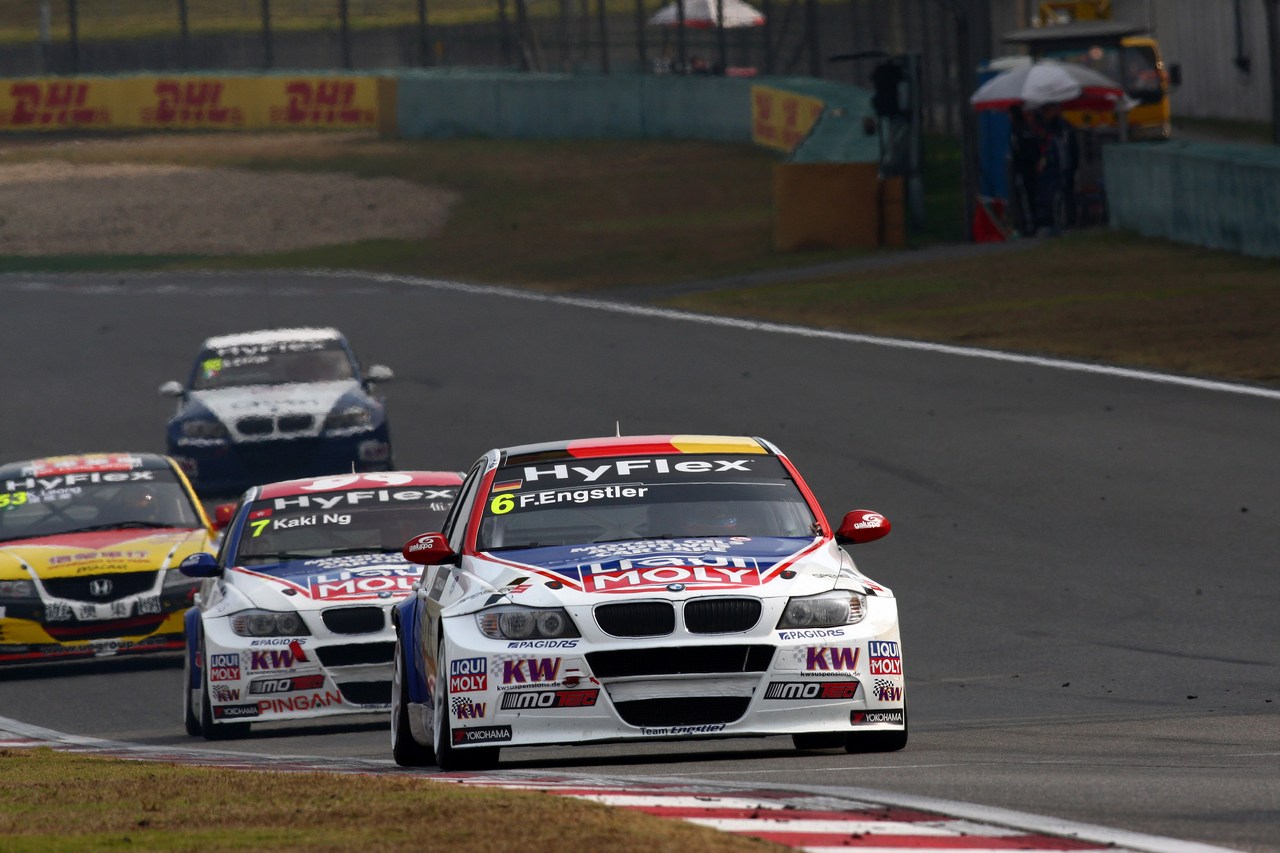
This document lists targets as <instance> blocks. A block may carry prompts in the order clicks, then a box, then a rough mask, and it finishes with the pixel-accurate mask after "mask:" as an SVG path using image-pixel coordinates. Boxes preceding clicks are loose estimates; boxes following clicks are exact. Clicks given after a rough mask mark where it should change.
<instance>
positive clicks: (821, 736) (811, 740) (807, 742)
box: [791, 732, 849, 752]
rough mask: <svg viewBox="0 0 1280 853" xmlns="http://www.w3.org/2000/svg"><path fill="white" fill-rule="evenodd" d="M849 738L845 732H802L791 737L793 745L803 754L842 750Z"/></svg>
mask: <svg viewBox="0 0 1280 853" xmlns="http://www.w3.org/2000/svg"><path fill="white" fill-rule="evenodd" d="M848 737H849V736H848V735H846V734H845V733H844V732H801V733H799V734H794V735H792V736H791V743H792V744H794V745H795V748H796V749H798V750H801V751H802V752H808V751H811V750H819V749H842V748H844V746H845V742H846V740H847V739H848Z"/></svg>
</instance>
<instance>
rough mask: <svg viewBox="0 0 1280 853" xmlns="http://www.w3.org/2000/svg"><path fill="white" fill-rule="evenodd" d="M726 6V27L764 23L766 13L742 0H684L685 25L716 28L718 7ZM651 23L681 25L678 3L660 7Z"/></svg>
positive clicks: (718, 21)
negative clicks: (761, 12)
mask: <svg viewBox="0 0 1280 853" xmlns="http://www.w3.org/2000/svg"><path fill="white" fill-rule="evenodd" d="M721 5H723V7H724V24H723V26H724V28H725V29H730V28H734V27H759V26H762V25H763V24H764V15H762V14H760V10H758V9H756V8H755V7H754V6H751V5H748V4H747V3H744V2H742V0H684V25H685V26H686V27H694V28H696V29H714V28H715V27H717V26H720V25H721V24H720V15H719V9H718V7H719V6H721ZM649 23H650V24H651V25H653V26H661V27H678V26H680V12H679V7H678V5H677V4H676V3H670V4H668V5H666V6H663V7H662V8H661V9H659V10H658V11H657V12H656V13H655V14H654V16H653V17H652V18H650V19H649Z"/></svg>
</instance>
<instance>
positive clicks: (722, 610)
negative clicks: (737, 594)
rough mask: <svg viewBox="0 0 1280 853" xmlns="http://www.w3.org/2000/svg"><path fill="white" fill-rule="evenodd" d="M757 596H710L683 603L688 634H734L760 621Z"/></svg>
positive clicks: (752, 626) (749, 628)
mask: <svg viewBox="0 0 1280 853" xmlns="http://www.w3.org/2000/svg"><path fill="white" fill-rule="evenodd" d="M760 610H761V606H760V600H759V599H758V598H709V599H700V600H696V601H690V602H688V603H686V604H685V606H684V625H685V627H686V628H688V629H689V633H691V634H737V633H741V632H743V631H750V630H751V629H752V628H754V627H755V626H756V623H757V622H759V621H760Z"/></svg>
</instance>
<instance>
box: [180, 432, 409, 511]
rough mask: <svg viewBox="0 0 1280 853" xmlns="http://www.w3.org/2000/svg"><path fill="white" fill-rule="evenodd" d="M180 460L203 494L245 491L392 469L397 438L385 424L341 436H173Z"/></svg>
mask: <svg viewBox="0 0 1280 853" xmlns="http://www.w3.org/2000/svg"><path fill="white" fill-rule="evenodd" d="M168 451H169V455H170V456H172V457H173V458H174V459H176V460H177V462H178V464H179V465H180V466H181V467H182V470H183V471H184V472H185V473H186V475H187V477H188V478H190V480H191V482H192V484H193V485H194V486H195V487H196V490H197V491H198V492H200V493H201V494H202V495H231V494H239V493H240V492H243V491H244V490H245V489H247V488H249V487H250V486H254V485H258V484H260V483H270V482H275V481H277V480H292V479H295V478H299V477H320V476H325V475H329V474H349V473H351V472H352V470H353V466H354V470H356V471H360V472H363V471H386V470H389V468H390V467H391V464H392V457H391V439H390V436H389V434H388V431H387V429H386V428H385V426H384V427H383V428H381V429H375V430H370V431H368V432H361V433H355V434H353V435H344V436H339V437H326V436H307V437H301V438H286V439H273V440H270V441H244V442H235V441H231V440H225V441H191V440H184V439H177V440H175V439H174V438H173V437H172V436H170V439H169V448H168Z"/></svg>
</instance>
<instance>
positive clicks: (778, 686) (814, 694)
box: [764, 681, 858, 700]
mask: <svg viewBox="0 0 1280 853" xmlns="http://www.w3.org/2000/svg"><path fill="white" fill-rule="evenodd" d="M857 692H858V682H856V681H772V682H770V683H769V686H768V687H766V688H765V691H764V698H765V699H791V700H807V699H852V698H854V694H855V693H857Z"/></svg>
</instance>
